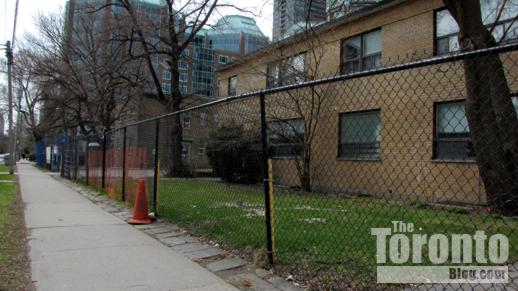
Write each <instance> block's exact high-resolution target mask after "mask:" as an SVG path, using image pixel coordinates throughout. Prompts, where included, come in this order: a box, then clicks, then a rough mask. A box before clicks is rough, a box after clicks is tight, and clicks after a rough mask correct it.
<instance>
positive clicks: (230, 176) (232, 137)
mask: <svg viewBox="0 0 518 291" xmlns="http://www.w3.org/2000/svg"><path fill="white" fill-rule="evenodd" d="M207 156H208V157H209V162H210V164H211V166H212V168H213V169H214V171H215V172H216V174H217V175H218V176H219V177H221V178H222V179H223V180H224V181H226V182H230V183H242V184H254V183H257V182H259V181H261V178H262V176H263V169H262V146H261V137H260V134H259V133H258V132H254V131H251V130H248V131H247V130H244V129H243V128H242V127H241V126H236V125H234V126H224V127H220V128H218V129H217V130H215V131H214V132H212V133H211V135H210V144H209V146H208V148H207Z"/></svg>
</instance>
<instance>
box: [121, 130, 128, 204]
mask: <svg viewBox="0 0 518 291" xmlns="http://www.w3.org/2000/svg"><path fill="white" fill-rule="evenodd" d="M126 129H127V128H126V127H124V129H123V130H122V132H123V136H124V137H123V141H122V194H121V196H122V197H121V199H122V201H125V200H126Z"/></svg>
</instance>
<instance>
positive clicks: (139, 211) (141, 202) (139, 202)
mask: <svg viewBox="0 0 518 291" xmlns="http://www.w3.org/2000/svg"><path fill="white" fill-rule="evenodd" d="M128 223H129V224H151V223H153V221H152V220H151V219H150V218H149V215H148V212H147V196H146V182H145V181H144V180H139V181H138V187H137V197H135V207H134V208H133V218H132V219H130V220H128Z"/></svg>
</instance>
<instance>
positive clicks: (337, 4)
mask: <svg viewBox="0 0 518 291" xmlns="http://www.w3.org/2000/svg"><path fill="white" fill-rule="evenodd" d="M326 2H327V19H328V20H333V19H336V18H339V17H342V16H344V15H346V14H349V13H351V12H355V11H358V10H360V9H363V8H366V7H369V6H372V5H374V4H377V3H378V2H380V0H327V1H326Z"/></svg>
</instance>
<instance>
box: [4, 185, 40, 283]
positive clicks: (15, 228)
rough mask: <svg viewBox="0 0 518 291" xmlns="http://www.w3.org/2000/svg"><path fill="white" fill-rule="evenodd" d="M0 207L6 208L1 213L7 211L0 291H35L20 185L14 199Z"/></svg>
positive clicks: (5, 214) (16, 188) (5, 215)
mask: <svg viewBox="0 0 518 291" xmlns="http://www.w3.org/2000/svg"><path fill="white" fill-rule="evenodd" d="M17 181H18V180H16V182H17ZM3 192H5V191H3ZM0 195H8V194H7V193H0ZM0 207H3V208H4V209H0V211H5V212H4V215H3V217H5V218H6V219H5V220H3V221H0V234H1V236H2V237H0V252H1V253H2V254H3V255H2V258H0V290H9V291H11V290H34V287H33V285H32V282H31V272H30V260H29V256H28V247H27V230H26V228H25V220H24V215H23V213H24V204H23V202H22V199H21V196H20V189H19V186H18V183H16V184H15V197H14V199H13V200H12V201H10V202H9V203H8V204H7V205H4V206H1V205H0Z"/></svg>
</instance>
